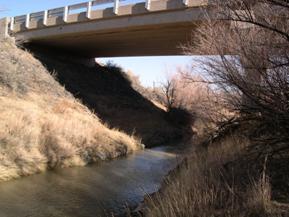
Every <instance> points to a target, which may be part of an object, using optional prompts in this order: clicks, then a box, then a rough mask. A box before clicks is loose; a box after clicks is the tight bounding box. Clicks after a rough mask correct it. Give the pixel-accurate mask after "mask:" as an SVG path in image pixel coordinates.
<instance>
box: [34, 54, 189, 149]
mask: <svg viewBox="0 0 289 217" xmlns="http://www.w3.org/2000/svg"><path fill="white" fill-rule="evenodd" d="M38 58H39V59H41V61H42V62H43V63H45V64H46V65H47V67H48V68H49V69H50V71H54V72H55V73H56V77H57V79H58V80H59V82H60V83H61V84H62V85H64V86H65V88H66V89H67V90H68V91H69V92H71V93H72V94H73V95H74V96H75V97H76V98H78V99H81V101H82V102H83V103H84V104H85V105H87V106H88V107H89V108H90V109H91V110H93V111H95V112H96V114H97V115H98V117H99V118H100V119H101V120H103V121H105V122H106V123H107V124H108V126H110V127H114V128H117V129H120V130H122V131H124V132H126V133H127V134H129V135H135V136H137V137H138V138H140V139H141V141H142V143H143V144H144V145H145V146H146V147H152V146H158V145H169V144H175V143H176V142H178V141H180V140H182V139H183V138H184V137H186V136H189V133H188V132H190V129H187V128H190V126H180V125H179V124H175V123H174V122H173V121H172V120H171V119H170V116H169V115H168V113H167V112H166V111H165V110H163V109H161V108H159V107H157V106H155V104H153V103H152V102H151V101H150V100H149V99H147V98H145V97H144V96H143V95H142V94H140V93H139V92H138V91H136V90H135V89H134V88H133V87H132V86H133V82H132V80H131V77H130V76H129V75H127V74H126V73H125V72H123V70H122V69H121V68H119V67H118V66H116V65H113V64H108V65H106V66H100V65H95V66H94V67H87V66H85V65H82V64H79V63H76V62H69V63H68V62H67V61H65V60H63V59H61V58H59V59H57V58H56V57H55V56H53V58H52V57H49V55H45V56H44V55H39V56H38Z"/></svg>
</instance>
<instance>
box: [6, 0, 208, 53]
mask: <svg viewBox="0 0 289 217" xmlns="http://www.w3.org/2000/svg"><path fill="white" fill-rule="evenodd" d="M208 4H209V0H183V1H182V0H146V1H145V2H140V1H138V2H135V1H134V2H133V1H131V0H96V1H90V2H85V3H81V4H75V5H69V6H65V7H62V8H56V9H51V10H45V11H41V12H36V13H31V14H26V15H22V16H16V17H12V18H6V19H2V20H1V24H0V25H1V26H2V28H1V30H0V34H1V33H2V35H3V34H5V35H7V34H9V35H12V36H15V38H16V40H19V41H22V42H24V43H26V44H28V45H29V46H32V47H37V48H40V47H41V48H42V49H46V48H47V49H50V50H54V52H55V51H58V50H59V51H65V52H66V53H70V54H77V55H79V56H82V57H85V58H92V57H120V56H146V55H149V56H153V55H179V54H182V50H181V49H180V47H179V46H180V44H182V43H186V42H187V41H189V40H190V39H191V32H192V31H193V30H194V29H195V28H196V26H198V24H199V23H200V22H201V21H202V20H203V19H204V18H205V12H204V10H207V6H208Z"/></svg>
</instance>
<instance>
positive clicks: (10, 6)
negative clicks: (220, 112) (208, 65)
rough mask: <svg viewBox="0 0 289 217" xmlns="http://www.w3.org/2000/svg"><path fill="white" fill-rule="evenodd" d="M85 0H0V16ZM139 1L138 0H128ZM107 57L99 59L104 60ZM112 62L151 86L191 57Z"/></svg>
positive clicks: (117, 59)
mask: <svg viewBox="0 0 289 217" xmlns="http://www.w3.org/2000/svg"><path fill="white" fill-rule="evenodd" d="M85 1H86V0H0V9H1V11H0V17H6V16H18V15H24V14H26V13H31V12H37V11H42V10H45V9H51V8H56V7H62V6H65V5H70V4H75V3H80V2H85ZM130 1H138V2H139V1H140V0H130ZM107 60H108V59H107V58H105V59H100V61H101V62H106V61H107ZM111 60H112V61H113V62H114V63H116V64H118V65H119V66H121V67H123V68H124V69H125V70H131V71H132V72H133V73H134V74H136V75H138V76H139V77H140V80H141V82H142V84H143V85H145V86H151V85H153V82H156V83H157V82H161V81H162V80H163V79H164V78H165V77H166V73H168V72H169V73H170V74H172V73H173V72H174V70H175V69H176V68H177V67H185V66H187V65H190V64H191V62H192V58H191V57H188V56H162V57H131V58H125V57H122V58H112V59H111Z"/></svg>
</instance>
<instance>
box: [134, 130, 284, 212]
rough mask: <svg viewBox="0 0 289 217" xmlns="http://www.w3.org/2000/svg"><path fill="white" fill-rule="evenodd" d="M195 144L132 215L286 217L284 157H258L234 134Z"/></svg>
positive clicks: (248, 144) (248, 141)
mask: <svg viewBox="0 0 289 217" xmlns="http://www.w3.org/2000/svg"><path fill="white" fill-rule="evenodd" d="M207 144H208V143H207V142H205V143H204V142H200V143H197V144H194V145H195V148H194V149H193V150H191V151H190V152H188V154H187V156H186V158H185V160H184V161H183V163H182V164H180V165H179V167H177V168H176V169H175V170H174V171H172V172H171V173H170V174H169V175H168V177H167V178H166V179H165V181H164V182H163V185H162V188H161V189H160V190H159V191H158V192H156V193H154V194H152V195H150V196H147V197H146V198H145V200H144V203H143V206H142V207H141V209H140V210H139V213H137V212H136V213H137V214H136V216H139V215H141V216H146V217H158V216H159V217H163V216H166V217H176V216H203V217H207V216H216V217H219V216H222V217H224V216H225V217H226V216H228V217H229V216H230V217H231V216H234V217H244V216H246V217H247V216H250V217H253V216H254V217H257V216H260V217H281V216H288V215H289V205H288V197H287V195H288V188H287V183H288V182H287V180H288V179H287V177H288V169H285V168H286V167H287V165H288V164H287V163H288V160H286V159H287V158H286V157H280V156H279V157H277V158H271V159H270V160H269V158H267V157H265V158H263V157H258V155H259V154H258V153H256V152H255V153H253V154H252V153H250V152H248V150H250V148H249V147H250V146H251V143H250V140H249V139H248V138H246V137H244V136H241V134H240V133H238V132H235V133H233V134H227V135H223V136H222V137H219V138H218V139H216V140H214V141H210V145H209V146H208V147H207V148H205V147H204V145H207Z"/></svg>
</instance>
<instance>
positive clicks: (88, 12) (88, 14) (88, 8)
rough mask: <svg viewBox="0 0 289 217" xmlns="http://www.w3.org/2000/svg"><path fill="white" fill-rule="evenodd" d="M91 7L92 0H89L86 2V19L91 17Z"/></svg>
mask: <svg viewBox="0 0 289 217" xmlns="http://www.w3.org/2000/svg"><path fill="white" fill-rule="evenodd" d="M91 7H92V2H91V1H89V2H87V11H86V17H87V18H88V19H91Z"/></svg>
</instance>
